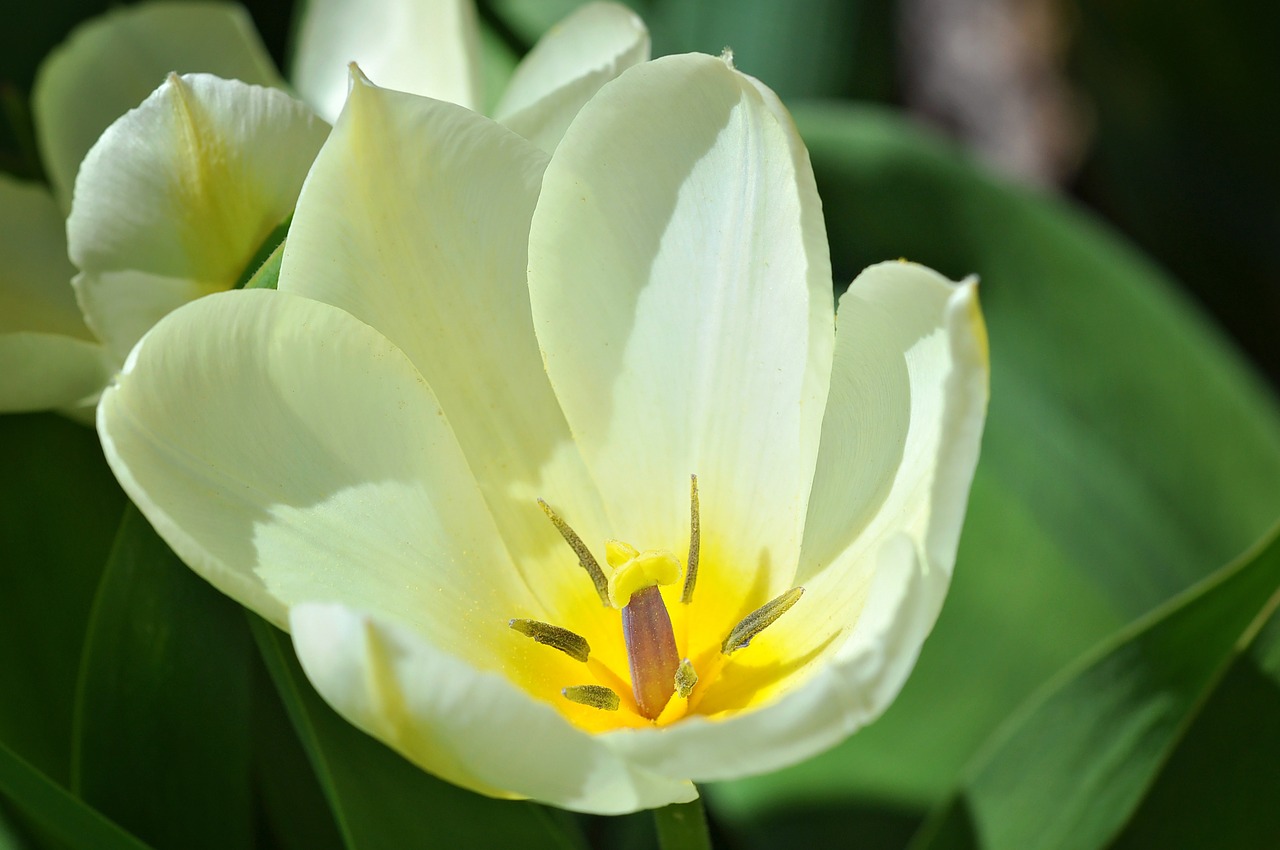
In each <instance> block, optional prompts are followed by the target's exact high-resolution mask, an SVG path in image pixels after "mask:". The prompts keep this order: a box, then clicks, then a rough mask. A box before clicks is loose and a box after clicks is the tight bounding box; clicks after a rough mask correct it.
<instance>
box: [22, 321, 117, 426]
mask: <svg viewBox="0 0 1280 850" xmlns="http://www.w3.org/2000/svg"><path fill="white" fill-rule="evenodd" d="M111 372H112V369H111V364H110V363H109V362H108V359H107V356H106V352H105V351H103V349H102V346H101V345H98V344H97V343H94V342H88V341H86V340H83V339H77V338H75V337H70V336H64V335H62V334H50V333H33V332H26V331H18V332H10V333H0V413H22V412H27V411H37V410H61V411H64V412H68V413H74V412H75V411H76V409H77V408H81V407H84V406H86V405H88V406H92V404H93V403H94V402H95V401H96V400H97V398H98V393H99V392H101V390H102V388H103V387H104V386H106V384H107V379H108V378H109V377H110V376H111Z"/></svg>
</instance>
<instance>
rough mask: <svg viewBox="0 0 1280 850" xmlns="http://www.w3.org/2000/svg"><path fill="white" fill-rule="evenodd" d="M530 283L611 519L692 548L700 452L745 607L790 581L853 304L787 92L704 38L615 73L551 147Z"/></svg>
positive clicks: (658, 544) (725, 564)
mask: <svg viewBox="0 0 1280 850" xmlns="http://www.w3.org/2000/svg"><path fill="white" fill-rule="evenodd" d="M529 288H530V297H531V301H532V306H533V316H534V327H535V330H536V332H537V334H538V340H539V343H540V345H541V347H542V350H543V354H544V357H545V360H546V367H547V372H548V374H549V375H550V377H551V382H552V385H553V386H554V387H555V390H556V394H557V396H558V398H559V399H560V402H561V405H562V407H563V408H564V410H565V414H566V417H567V418H568V420H569V425H570V427H571V428H572V429H573V432H574V436H575V438H576V439H577V441H578V444H579V446H580V447H581V448H582V452H583V455H584V457H585V458H586V461H587V464H588V466H589V468H590V469H591V472H592V475H593V477H594V478H595V480H596V482H597V484H598V485H599V487H600V490H601V495H602V498H603V499H604V502H605V508H606V510H607V511H608V512H609V519H610V527H611V533H612V536H614V537H617V538H619V539H622V540H626V541H627V542H629V543H631V544H633V545H635V546H637V547H640V548H644V549H648V548H655V549H669V550H671V551H674V552H681V551H682V549H683V547H684V546H685V545H686V542H687V539H688V538H687V535H688V528H689V490H688V488H689V475H690V474H691V473H696V474H697V475H698V481H699V487H700V490H701V524H702V536H703V542H704V546H705V547H706V548H707V550H708V551H709V552H711V551H720V552H724V553H727V557H725V558H723V559H721V560H720V562H719V563H718V564H716V565H714V569H716V570H719V571H722V572H723V573H724V574H726V580H725V582H724V584H723V585H722V586H723V587H725V588H728V589H729V590H730V592H731V593H736V594H739V596H740V597H741V600H740V601H734V602H727V603H726V605H725V607H726V609H735V610H741V613H743V614H745V613H746V612H747V611H748V610H750V608H751V607H754V606H757V605H759V604H762V603H763V602H764V601H766V600H767V599H768V598H770V597H771V596H773V595H775V594H777V593H779V592H781V591H783V590H785V589H787V587H788V583H789V582H790V579H791V576H792V573H793V572H794V569H795V558H796V553H797V552H798V551H799V544H800V536H801V530H802V523H803V520H804V511H805V502H806V500H807V497H808V493H809V486H810V480H811V477H812V474H813V469H814V460H815V456H816V453H817V445H818V431H819V427H820V425H821V415H822V408H823V403H824V400H825V397H826V390H827V385H828V380H829V373H830V367H831V352H832V346H833V327H832V326H833V312H834V311H833V309H832V297H831V276H830V264H829V260H828V257H827V243H826V235H825V231H824V228H823V223H822V216H821V204H820V201H819V200H818V196H817V192H816V189H815V186H814V182H813V175H812V172H811V169H810V166H809V161H808V155H807V153H806V152H805V150H804V148H803V145H802V144H801V142H800V140H799V137H798V136H797V135H796V132H795V128H794V126H793V124H792V123H791V120H790V118H789V116H788V115H787V114H786V112H785V110H784V109H783V108H782V106H781V105H780V104H779V103H778V101H777V99H776V98H775V97H774V96H773V94H772V93H771V92H769V91H768V90H767V89H764V88H763V87H761V86H760V85H759V84H758V83H756V82H755V81H753V80H751V79H750V78H749V77H745V76H743V75H741V74H739V73H737V72H736V71H734V70H732V69H731V68H730V67H729V66H728V64H727V63H726V62H724V61H722V60H721V59H716V58H712V57H709V56H701V55H687V56H671V57H665V58H662V59H658V60H655V61H653V62H648V63H645V64H643V65H638V66H636V67H633V68H631V69H629V70H628V71H626V72H624V73H623V74H622V75H621V76H620V77H619V78H618V79H616V80H614V81H613V82H612V83H609V84H608V85H606V86H605V87H604V88H602V89H601V90H600V92H599V93H598V94H597V95H596V96H595V97H594V98H593V99H592V100H591V101H590V102H589V103H588V104H587V105H586V106H585V107H584V108H583V110H582V112H581V113H580V114H579V115H578V118H577V119H576V120H575V121H574V123H573V124H572V125H571V126H570V128H569V130H568V132H567V133H566V134H565V137H564V139H563V140H562V141H561V143H560V146H559V147H558V148H557V149H556V153H555V156H553V158H552V161H551V164H550V166H548V168H547V173H546V177H545V179H544V181H543V188H542V195H541V197H540V199H539V201H538V207H537V209H536V211H535V213H534V217H533V225H532V232H531V236H530V247H529ZM711 569H713V565H712V564H711V563H710V562H709V561H704V564H703V570H711ZM729 574H732V575H729ZM748 596H749V597H750V598H747V597H748Z"/></svg>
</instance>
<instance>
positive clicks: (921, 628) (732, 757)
mask: <svg viewBox="0 0 1280 850" xmlns="http://www.w3.org/2000/svg"><path fill="white" fill-rule="evenodd" d="M917 554H918V553H917V550H916V547H915V544H914V542H913V541H912V540H911V539H910V538H909V537H907V536H906V535H896V536H894V537H891V538H890V539H888V540H886V541H884V542H883V543H882V545H881V546H880V548H879V549H878V550H877V551H876V552H875V553H874V554H873V555H872V556H871V557H872V559H873V560H874V562H875V569H874V578H873V579H872V580H871V584H870V586H869V588H868V589H867V592H866V599H867V604H866V609H865V613H864V614H863V616H862V617H861V618H860V619H859V621H858V623H857V625H856V626H855V627H854V628H853V630H852V632H851V633H850V634H849V636H848V638H847V640H846V641H845V643H844V645H843V646H842V647H841V648H840V649H839V651H838V652H836V653H835V655H834V657H832V658H829V659H827V663H825V664H823V665H821V666H819V667H817V669H816V670H815V671H814V673H813V675H812V676H811V677H810V678H809V679H808V681H806V682H805V683H804V684H803V685H801V686H800V687H799V688H796V689H794V690H792V691H791V692H790V693H788V694H786V695H785V696H783V697H781V698H780V699H778V700H776V701H775V702H773V703H772V704H770V705H767V706H765V707H763V708H760V709H757V710H754V711H743V712H739V713H737V714H734V715H732V716H728V717H724V718H714V719H709V718H704V717H690V718H686V719H685V720H683V721H681V722H680V723H678V724H674V725H672V726H669V727H666V728H665V729H644V730H637V731H634V732H630V733H626V734H622V733H614V734H611V735H608V736H605V737H606V738H607V740H608V741H609V744H610V745H611V746H612V747H613V748H614V749H616V750H617V751H618V752H619V753H621V754H622V755H623V756H624V757H625V758H627V759H628V760H630V761H632V762H634V763H635V764H637V765H638V766H640V767H642V768H645V769H648V770H652V771H654V772H655V773H660V774H662V775H665V776H672V777H688V778H690V779H692V780H693V781H695V782H712V781H717V780H722V779H734V778H740V777H743V776H750V775H753V774H759V773H766V772H768V771H771V770H776V769H778V768H781V767H785V766H787V765H791V764H795V763H796V762H799V761H802V760H804V759H806V758H808V757H810V756H812V755H815V754H817V753H820V752H822V751H824V750H826V749H829V748H830V747H832V746H834V745H835V744H837V743H839V742H840V741H841V740H843V739H844V738H846V737H847V736H848V735H850V734H852V733H853V732H855V731H857V730H858V729H859V728H861V727H863V726H865V725H866V724H868V723H870V722H871V721H872V720H874V719H875V718H876V717H878V716H879V715H880V713H881V712H883V711H884V709H885V707H886V706H887V705H888V704H889V703H890V702H891V701H892V700H893V698H894V697H895V696H896V695H897V693H898V691H899V690H901V688H902V685H903V683H904V682H905V681H906V678H907V675H908V674H909V673H910V672H911V668H912V667H913V666H914V665H915V660H916V656H917V655H918V653H919V650H920V645H921V643H922V642H923V640H924V636H925V635H926V634H927V633H928V631H929V629H930V628H932V626H933V621H934V620H935V619H936V617H937V612H938V608H939V607H940V606H941V605H942V599H943V597H944V596H945V594H946V590H947V584H948V582H949V579H950V576H949V575H947V574H946V573H944V572H942V571H941V570H930V569H928V568H927V567H925V566H924V565H923V564H921V562H920V561H919V559H918V557H917ZM794 610H795V611H796V612H798V611H799V610H800V608H799V606H798V605H797V607H796V609H794ZM784 621H785V618H784V620H780V621H779V624H781V623H782V622H784ZM771 628H772V627H771ZM765 634H768V632H766V633H765Z"/></svg>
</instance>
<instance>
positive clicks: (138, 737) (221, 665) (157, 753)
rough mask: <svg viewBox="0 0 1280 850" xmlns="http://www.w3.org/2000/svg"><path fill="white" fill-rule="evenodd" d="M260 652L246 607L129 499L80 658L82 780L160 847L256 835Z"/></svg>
mask: <svg viewBox="0 0 1280 850" xmlns="http://www.w3.org/2000/svg"><path fill="white" fill-rule="evenodd" d="M253 658H254V656H253V646H252V641H251V640H250V638H249V632H248V628H247V627H246V625H245V622H244V617H243V616H242V615H241V613H240V609H239V607H238V606H237V605H235V603H233V602H231V601H230V600H228V599H227V598H226V597H224V596H222V595H221V594H219V593H218V592H217V591H215V590H214V589H213V588H212V587H210V586H209V585H208V584H206V583H205V582H204V581H202V580H201V579H200V578H198V577H197V576H196V575H195V574H194V573H192V572H191V570H189V569H187V567H186V566H185V565H183V563H182V562H181V561H180V560H178V557H177V556H176V555H174V554H173V553H172V552H171V551H170V550H169V547H168V546H166V545H165V544H164V542H163V541H162V540H161V539H160V538H159V537H158V536H157V535H156V533H155V532H154V531H153V530H152V529H151V526H150V525H148V524H147V521H146V520H145V519H144V518H143V517H142V514H140V513H139V512H138V510H137V509H136V508H134V507H133V506H132V505H130V506H129V507H128V508H127V509H126V510H125V514H124V519H123V520H122V521H121V523H120V531H119V533H118V534H117V535H116V542H115V546H114V547H113V549H112V552H111V557H110V559H109V560H108V562H107V566H106V569H105V570H104V572H103V576H102V583H101V585H100V586H99V589H98V595H97V599H96V600H95V602H94V607H93V614H92V616H91V618H90V621H89V632H88V636H87V638H86V641H85V648H84V654H83V656H82V658H81V672H80V682H79V689H78V700H77V706H76V728H75V731H76V745H77V747H78V750H77V751H76V752H75V754H74V755H75V760H74V762H73V770H72V787H73V788H74V789H75V790H76V791H77V792H78V793H79V794H80V796H81V797H82V798H83V799H84V800H86V801H87V802H88V803H90V804H92V805H94V806H95V807H97V808H98V809H99V810H101V811H103V812H105V813H106V814H108V815H109V816H110V817H111V818H112V819H114V820H115V821H117V822H118V823H120V824H122V825H124V826H125V827H127V828H128V829H129V830H130V831H132V832H133V833H134V834H136V835H138V836H140V837H142V838H144V839H146V840H147V841H149V842H151V843H153V844H155V845H157V846H160V847H184V848H188V847H189V848H201V847H205V848H210V850H224V848H225V850H234V848H237V847H248V846H250V845H251V843H252V834H253V824H252V820H253V818H252V793H251V788H250V768H249V764H250V758H249V756H250V717H251V714H250V679H251V676H250V674H251V672H252V669H253V666H252V664H253Z"/></svg>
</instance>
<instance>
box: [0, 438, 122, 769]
mask: <svg viewBox="0 0 1280 850" xmlns="http://www.w3.org/2000/svg"><path fill="white" fill-rule="evenodd" d="M123 507H124V497H123V495H122V494H121V493H120V490H119V488H118V487H117V486H116V483H115V479H114V478H112V477H111V473H110V471H109V470H108V469H107V465H106V463H105V462H104V461H103V459H102V450H101V449H100V448H99V446H98V438H97V435H95V434H94V433H93V431H92V430H90V429H88V428H85V427H84V426H82V425H77V424H74V423H72V422H70V421H68V420H66V419H63V418H62V417H59V416H54V415H52V414H32V415H21V416H0V695H2V696H0V741H3V742H4V743H6V744H7V745H8V746H9V747H11V748H12V750H13V751H14V752H15V753H16V754H17V755H19V756H21V757H22V758H23V759H25V760H27V761H28V762H30V763H31V764H32V765H34V766H35V767H36V768H38V769H39V770H40V771H42V772H43V773H45V774H47V775H48V776H49V777H50V778H51V779H52V780H54V781H56V782H61V783H65V782H67V780H68V770H69V766H70V763H71V752H70V746H69V743H70V741H71V717H72V705H73V700H74V697H75V688H76V677H77V675H78V671H79V663H80V650H81V648H82V647H83V646H84V637H85V624H86V623H87V622H88V619H89V609H90V606H91V605H92V602H93V596H94V593H95V591H96V589H97V586H98V578H99V576H100V575H101V573H102V565H103V563H104V562H105V561H106V559H107V553H108V552H109V551H110V547H111V540H112V537H113V535H114V533H115V528H116V526H117V525H118V524H119V521H120V512H121V510H122V509H123Z"/></svg>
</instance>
